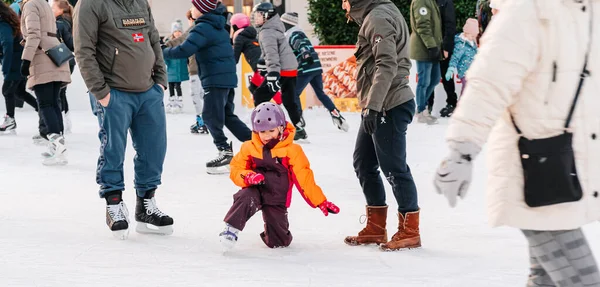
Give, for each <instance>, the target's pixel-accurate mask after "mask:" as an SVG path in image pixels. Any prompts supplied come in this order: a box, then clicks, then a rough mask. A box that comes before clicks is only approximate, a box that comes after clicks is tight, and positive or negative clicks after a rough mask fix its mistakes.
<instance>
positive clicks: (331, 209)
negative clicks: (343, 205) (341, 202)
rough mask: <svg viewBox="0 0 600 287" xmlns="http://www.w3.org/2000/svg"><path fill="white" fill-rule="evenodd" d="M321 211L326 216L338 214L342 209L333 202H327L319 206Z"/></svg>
mask: <svg viewBox="0 0 600 287" xmlns="http://www.w3.org/2000/svg"><path fill="white" fill-rule="evenodd" d="M319 209H321V212H323V214H324V215H325V216H327V215H329V213H331V214H338V213H339V212H340V208H339V207H337V205H335V204H333V202H329V201H327V200H325V201H323V203H321V204H319Z"/></svg>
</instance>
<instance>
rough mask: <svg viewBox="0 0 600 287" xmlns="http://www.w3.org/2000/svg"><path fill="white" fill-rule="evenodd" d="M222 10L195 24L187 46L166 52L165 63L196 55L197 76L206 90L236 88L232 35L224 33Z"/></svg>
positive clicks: (184, 44)
mask: <svg viewBox="0 0 600 287" xmlns="http://www.w3.org/2000/svg"><path fill="white" fill-rule="evenodd" d="M224 9H225V8H223V6H219V7H217V9H215V10H213V11H212V12H210V13H208V14H204V15H202V16H201V17H200V18H198V19H197V20H196V26H195V27H194V29H192V30H191V31H190V34H189V35H188V37H187V39H186V40H185V42H183V43H182V44H181V45H179V46H177V47H173V48H165V49H164V50H163V55H164V58H165V59H168V58H177V59H187V58H188V57H190V56H191V55H194V54H195V55H196V62H197V63H198V75H200V80H201V81H202V86H203V87H204V89H206V88H235V87H237V82H238V79H237V75H236V64H235V59H234V58H233V47H232V46H231V40H230V38H229V33H228V32H227V30H225V22H226V19H225V17H223V16H222V15H221V14H223V12H224Z"/></svg>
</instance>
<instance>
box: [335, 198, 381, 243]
mask: <svg viewBox="0 0 600 287" xmlns="http://www.w3.org/2000/svg"><path fill="white" fill-rule="evenodd" d="M387 208H388V207H387V206H367V226H366V227H365V228H363V230H361V231H360V232H359V233H358V236H348V237H346V239H344V242H345V243H346V244H348V245H352V246H357V245H363V244H382V243H386V242H387V238H388V237H387V230H386V229H385V223H386V219H387Z"/></svg>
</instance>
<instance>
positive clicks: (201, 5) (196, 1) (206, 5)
mask: <svg viewBox="0 0 600 287" xmlns="http://www.w3.org/2000/svg"><path fill="white" fill-rule="evenodd" d="M217 2H219V1H218V0H192V4H193V5H194V7H196V9H198V11H200V12H201V13H202V14H206V13H209V12H210V11H212V10H215V9H216V8H217Z"/></svg>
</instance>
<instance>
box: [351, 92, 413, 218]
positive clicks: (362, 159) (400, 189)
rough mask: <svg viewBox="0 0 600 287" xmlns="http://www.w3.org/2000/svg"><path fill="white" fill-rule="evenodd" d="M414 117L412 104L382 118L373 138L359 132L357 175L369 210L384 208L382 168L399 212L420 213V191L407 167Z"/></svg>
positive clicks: (390, 112) (409, 102) (355, 164)
mask: <svg viewBox="0 0 600 287" xmlns="http://www.w3.org/2000/svg"><path fill="white" fill-rule="evenodd" d="M414 114H415V101H414V100H410V101H408V102H406V103H404V104H402V105H400V106H397V107H395V108H393V109H391V110H389V111H386V112H385V115H384V114H381V117H380V118H379V119H378V125H377V130H376V131H375V133H374V134H373V135H370V134H368V133H366V132H365V131H364V128H363V125H362V124H361V125H360V128H359V129H358V136H357V138H356V146H355V148H354V171H355V172H356V175H357V177H358V180H359V182H360V185H361V186H362V189H363V193H364V194H365V198H366V199H367V205H369V206H385V205H387V204H386V198H385V189H384V187H383V181H382V180H381V176H380V175H379V168H381V171H383V175H384V176H385V178H386V179H387V181H388V182H389V183H390V185H391V186H392V190H393V193H394V197H396V202H397V203H398V212H400V213H406V212H411V211H417V210H419V203H418V198H417V187H416V186H415V182H414V180H413V178H412V174H411V173H410V168H409V167H408V164H407V163H406V129H407V126H408V124H410V122H411V121H412V118H413V117H414Z"/></svg>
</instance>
